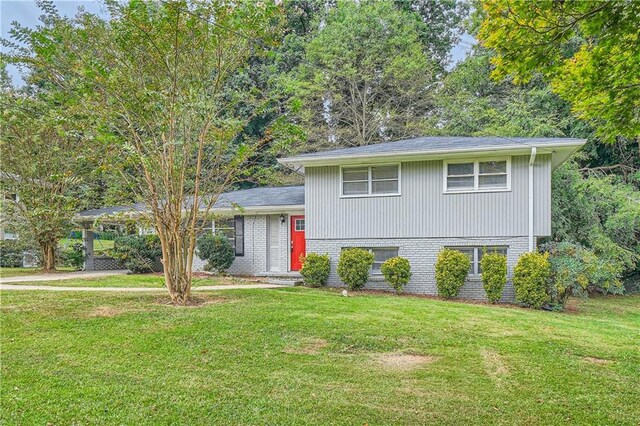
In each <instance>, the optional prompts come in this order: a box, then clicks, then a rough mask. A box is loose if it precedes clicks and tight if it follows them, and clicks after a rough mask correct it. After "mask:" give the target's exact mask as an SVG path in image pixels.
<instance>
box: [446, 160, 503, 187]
mask: <svg viewBox="0 0 640 426" xmlns="http://www.w3.org/2000/svg"><path fill="white" fill-rule="evenodd" d="M510 189H511V161H510V159H509V158H502V159H497V160H476V161H445V162H444V192H470V191H478V192H482V191H508V190H510Z"/></svg>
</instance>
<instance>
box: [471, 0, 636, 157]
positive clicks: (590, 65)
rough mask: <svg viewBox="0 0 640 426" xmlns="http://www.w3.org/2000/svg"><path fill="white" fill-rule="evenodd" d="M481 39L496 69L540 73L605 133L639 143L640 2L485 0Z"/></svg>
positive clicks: (520, 76)
mask: <svg viewBox="0 0 640 426" xmlns="http://www.w3.org/2000/svg"><path fill="white" fill-rule="evenodd" d="M482 3H483V7H484V15H485V19H484V21H483V23H482V25H481V28H480V31H479V34H478V36H479V38H480V40H481V42H482V43H483V44H484V45H485V46H487V47H489V48H491V49H494V50H495V53H496V55H495V57H494V58H493V63H494V64H495V65H496V69H495V71H494V76H495V77H497V78H503V77H505V76H507V75H509V76H512V77H513V79H514V81H515V82H516V83H520V82H527V81H529V80H531V79H532V78H533V77H535V75H536V74H542V75H543V76H544V77H545V78H546V79H548V81H549V82H550V83H551V87H552V89H553V91H554V92H556V93H558V94H559V95H560V96H561V97H562V98H563V99H566V100H567V101H569V102H570V103H571V106H572V110H573V112H574V113H575V114H576V116H578V117H579V118H583V119H585V120H589V121H591V122H592V123H593V124H594V125H596V129H597V131H598V134H599V135H600V137H602V138H603V139H605V140H609V141H611V140H613V139H614V138H615V137H617V136H623V137H627V138H632V139H635V140H636V143H637V144H638V149H639V150H640V137H638V135H640V73H639V72H638V70H639V69H640V18H639V17H640V2H638V1H581V0H568V1H552V0H545V1H535V2H525V1H515V2H514V1H510V0H484V1H483V2H482Z"/></svg>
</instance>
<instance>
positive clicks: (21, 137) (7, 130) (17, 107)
mask: <svg viewBox="0 0 640 426" xmlns="http://www.w3.org/2000/svg"><path fill="white" fill-rule="evenodd" d="M2 98H3V100H2V115H1V121H0V130H1V131H0V153H1V154H2V173H1V175H0V180H1V184H2V190H3V193H8V194H15V195H17V197H15V198H14V197H11V198H8V199H5V200H3V209H4V210H5V211H4V212H3V216H5V217H13V218H14V220H18V221H20V225H21V226H20V228H21V230H22V231H23V232H20V238H21V239H31V238H33V240H34V241H35V243H37V245H38V246H39V247H40V252H41V261H42V266H43V269H44V270H45V271H51V270H54V269H55V266H56V248H57V246H58V241H59V240H60V239H61V238H63V237H64V236H65V234H66V233H67V231H68V230H69V229H70V228H71V226H72V223H71V220H72V218H73V216H74V215H75V213H76V212H77V211H78V209H79V208H80V207H83V202H84V200H83V199H82V197H81V194H82V193H83V187H84V185H85V184H86V180H85V178H86V177H87V176H89V174H90V172H91V168H92V164H93V161H92V158H91V156H92V148H91V147H90V146H88V145H87V143H86V142H87V141H86V139H85V137H84V135H83V132H82V128H81V123H83V122H84V120H85V118H86V115H85V114H84V113H82V112H80V111H78V109H77V108H76V107H75V106H74V105H73V104H70V103H69V98H68V96H67V95H65V94H63V93H60V92H57V91H47V90H42V89H38V88H34V87H33V86H29V85H27V86H26V87H24V88H22V89H21V90H14V89H13V88H9V87H8V86H4V90H3V91H2Z"/></svg>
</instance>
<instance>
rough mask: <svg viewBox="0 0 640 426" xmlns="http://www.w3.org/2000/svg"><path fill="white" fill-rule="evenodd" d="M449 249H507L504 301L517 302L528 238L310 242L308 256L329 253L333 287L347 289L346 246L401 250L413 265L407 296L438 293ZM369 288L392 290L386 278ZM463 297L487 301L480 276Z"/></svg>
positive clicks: (472, 280)
mask: <svg viewBox="0 0 640 426" xmlns="http://www.w3.org/2000/svg"><path fill="white" fill-rule="evenodd" d="M446 246H456V247H460V246H507V247H508V249H507V273H508V281H507V285H506V287H505V289H504V293H503V297H502V300H503V301H513V300H514V297H515V295H514V291H513V285H512V284H511V276H512V274H513V267H514V266H515V264H516V262H517V261H518V258H519V257H520V255H521V254H522V253H525V252H526V251H527V250H528V242H527V237H500V238H411V239H392V238H389V239H345V240H309V239H308V240H307V253H320V254H325V253H326V254H328V255H329V257H330V258H331V274H330V275H329V282H328V284H329V285H330V286H335V287H339V286H343V285H344V284H343V283H342V282H341V281H340V279H339V278H338V275H337V273H336V267H337V262H338V257H339V256H340V251H341V250H342V248H343V247H398V255H399V256H402V257H404V258H407V259H408V260H409V263H410V264H411V272H412V276H411V281H409V284H407V286H406V287H405V292H407V293H417V294H437V290H436V282H435V263H436V259H437V256H438V252H439V251H440V250H441V249H442V248H443V247H446ZM365 288H367V289H376V290H391V287H389V285H388V284H387V283H386V282H385V281H384V279H383V278H382V276H372V279H371V280H370V281H369V283H367V285H366V287H365ZM460 297H461V298H466V299H479V300H486V295H485V292H484V289H483V288H482V281H480V278H479V277H470V278H469V279H468V280H467V282H466V283H465V285H464V286H463V287H462V289H461V291H460Z"/></svg>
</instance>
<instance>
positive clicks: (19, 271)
mask: <svg viewBox="0 0 640 426" xmlns="http://www.w3.org/2000/svg"><path fill="white" fill-rule="evenodd" d="M73 270H74V269H73V268H58V270H57V271H56V272H52V273H53V274H55V273H59V272H72V271H73ZM43 273H44V272H43V271H42V269H40V268H0V277H3V278H5V277H6V278H8V277H22V276H25V275H39V274H43Z"/></svg>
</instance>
